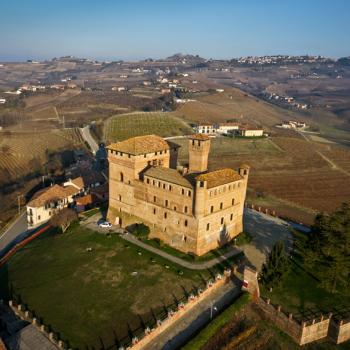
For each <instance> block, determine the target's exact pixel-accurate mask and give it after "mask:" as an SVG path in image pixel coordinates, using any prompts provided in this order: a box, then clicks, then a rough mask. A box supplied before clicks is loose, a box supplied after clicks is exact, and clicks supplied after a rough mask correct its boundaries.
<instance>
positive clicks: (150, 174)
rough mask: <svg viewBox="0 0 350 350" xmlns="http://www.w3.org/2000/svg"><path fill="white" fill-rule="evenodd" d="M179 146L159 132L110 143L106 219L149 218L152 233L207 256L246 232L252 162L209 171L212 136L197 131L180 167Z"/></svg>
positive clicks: (125, 223)
mask: <svg viewBox="0 0 350 350" xmlns="http://www.w3.org/2000/svg"><path fill="white" fill-rule="evenodd" d="M179 147H180V146H179V145H177V144H175V143H173V142H170V141H167V140H164V139H163V138H161V137H159V136H156V135H147V136H138V137H134V138H131V139H128V140H125V141H121V142H117V143H114V144H111V145H110V146H108V147H107V149H108V160H109V210H108V218H109V220H111V222H112V223H116V224H119V225H121V226H126V225H127V224H130V223H132V222H134V223H135V222H145V223H146V224H147V225H149V226H150V229H151V237H152V238H159V239H161V240H162V241H163V242H165V243H166V244H168V245H170V246H172V247H174V248H176V249H178V250H181V251H183V252H188V253H190V252H191V253H194V254H196V255H203V254H205V253H207V252H208V251H210V250H212V249H215V248H217V247H219V246H221V245H223V244H225V243H227V242H228V241H229V240H231V239H232V238H234V237H235V236H237V235H238V234H239V233H240V232H242V229H243V208H244V201H245V196H246V190H247V182H248V175H249V166H247V165H242V166H241V167H240V168H239V169H238V172H236V171H234V170H233V169H228V168H225V169H220V170H215V171H208V156H209V150H210V138H209V137H208V136H207V135H203V134H197V135H192V136H189V137H188V147H189V149H188V152H189V164H188V167H178V166H177V156H178V149H179ZM135 216H136V217H137V218H135ZM131 217H133V219H134V221H133V220H130V218H131ZM126 218H128V223H127V222H126V221H127V219H126Z"/></svg>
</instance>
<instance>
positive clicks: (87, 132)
mask: <svg viewBox="0 0 350 350" xmlns="http://www.w3.org/2000/svg"><path fill="white" fill-rule="evenodd" d="M79 130H80V133H81V136H82V137H83V139H84V140H85V141H86V142H87V143H88V144H89V146H90V149H91V152H92V153H93V154H96V152H97V151H98V148H99V147H98V144H97V142H96V141H95V139H94V138H93V137H92V136H91V133H90V125H88V126H85V127H84V128H80V129H79Z"/></svg>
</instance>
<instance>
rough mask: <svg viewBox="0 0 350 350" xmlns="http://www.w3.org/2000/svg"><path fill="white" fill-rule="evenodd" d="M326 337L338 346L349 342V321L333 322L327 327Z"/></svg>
mask: <svg viewBox="0 0 350 350" xmlns="http://www.w3.org/2000/svg"><path fill="white" fill-rule="evenodd" d="M328 336H329V337H330V338H331V339H332V340H333V341H334V342H335V343H336V344H340V343H343V342H345V341H347V340H350V319H348V320H334V319H332V320H331V322H330V325H329V332H328Z"/></svg>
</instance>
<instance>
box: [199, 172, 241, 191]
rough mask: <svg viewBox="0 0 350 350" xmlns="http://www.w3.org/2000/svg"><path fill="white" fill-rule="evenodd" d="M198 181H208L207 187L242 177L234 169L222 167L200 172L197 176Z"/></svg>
mask: <svg viewBox="0 0 350 350" xmlns="http://www.w3.org/2000/svg"><path fill="white" fill-rule="evenodd" d="M195 179H196V180H197V181H207V188H212V187H216V186H220V185H224V184H227V183H230V182H234V181H238V180H241V179H242V177H241V175H239V174H238V173H237V172H236V171H234V170H233V169H228V168H227V169H220V170H215V171H211V172H209V173H205V174H200V175H198V176H196V178H195Z"/></svg>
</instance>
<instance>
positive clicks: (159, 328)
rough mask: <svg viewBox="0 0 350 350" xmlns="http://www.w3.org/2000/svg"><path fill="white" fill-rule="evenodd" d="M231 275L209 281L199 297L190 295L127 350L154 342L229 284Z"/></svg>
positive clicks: (140, 349) (147, 329)
mask: <svg viewBox="0 0 350 350" xmlns="http://www.w3.org/2000/svg"><path fill="white" fill-rule="evenodd" d="M230 275H231V270H226V271H225V273H224V276H222V275H220V274H218V275H217V276H216V278H215V281H209V282H208V283H207V287H206V289H205V290H203V291H200V292H199V293H198V294H197V295H193V294H192V295H190V296H189V298H188V301H187V303H180V304H179V305H178V309H177V310H176V311H172V312H169V313H168V316H167V318H166V319H165V320H162V321H161V320H158V321H157V324H156V327H155V328H153V329H150V328H146V329H145V331H144V334H143V337H142V339H139V338H136V337H135V338H134V339H133V341H132V343H133V344H132V346H131V347H128V348H127V349H132V350H142V349H143V348H144V347H145V346H146V345H147V344H149V343H150V342H151V341H152V340H154V339H155V338H156V337H157V336H158V335H159V334H160V333H162V332H164V331H165V330H166V329H167V328H168V327H170V326H172V325H173V324H174V323H175V322H176V321H178V320H179V319H180V318H182V317H185V315H186V314H188V313H189V312H191V310H192V309H193V308H194V307H195V306H196V305H197V304H198V303H199V302H201V301H202V300H203V299H204V298H205V297H207V296H208V295H210V294H211V293H213V291H215V290H217V289H218V288H220V287H222V285H223V284H225V283H227V282H228V280H229V278H230Z"/></svg>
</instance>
